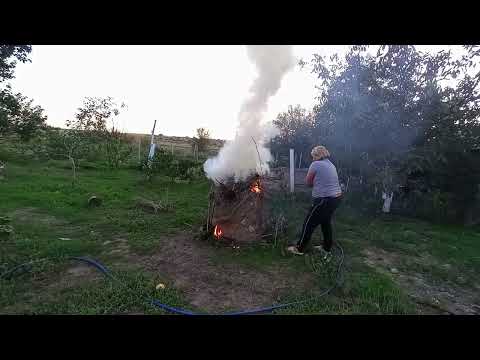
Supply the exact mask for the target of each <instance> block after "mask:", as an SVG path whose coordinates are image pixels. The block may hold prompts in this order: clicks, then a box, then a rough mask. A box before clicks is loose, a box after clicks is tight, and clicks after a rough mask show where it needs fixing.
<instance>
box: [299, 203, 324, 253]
mask: <svg viewBox="0 0 480 360" xmlns="http://www.w3.org/2000/svg"><path fill="white" fill-rule="evenodd" d="M324 202H325V200H324V199H322V200H321V201H320V203H319V204H317V205H315V207H314V208H313V210H312V212H311V213H310V216H309V217H308V219H307V221H306V222H305V226H304V227H303V233H302V238H301V239H300V242H299V243H298V245H297V248H298V247H300V246H301V245H302V242H303V238H304V237H305V231H306V230H307V226H308V222H309V221H310V219H311V218H312V215H313V213H314V212H315V210H317V208H318V207H319V206H320V205H322V204H323V203H324Z"/></svg>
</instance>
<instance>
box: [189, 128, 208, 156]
mask: <svg viewBox="0 0 480 360" xmlns="http://www.w3.org/2000/svg"><path fill="white" fill-rule="evenodd" d="M196 132H197V136H196V137H194V138H193V140H192V146H193V147H194V148H195V147H196V148H197V150H198V151H199V152H205V151H206V150H207V148H208V144H209V142H210V131H208V130H207V129H205V128H203V127H201V128H198V129H197V131H196Z"/></svg>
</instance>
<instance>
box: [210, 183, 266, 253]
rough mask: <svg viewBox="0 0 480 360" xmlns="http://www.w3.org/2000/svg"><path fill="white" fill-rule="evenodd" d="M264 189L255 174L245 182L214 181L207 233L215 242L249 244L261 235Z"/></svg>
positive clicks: (262, 231)
mask: <svg viewBox="0 0 480 360" xmlns="http://www.w3.org/2000/svg"><path fill="white" fill-rule="evenodd" d="M264 193H265V191H264V189H263V183H262V177H261V176H260V175H258V174H255V175H253V176H251V177H249V178H247V179H246V180H245V181H239V182H235V181H234V180H233V179H228V180H216V181H215V183H214V186H213V189H212V192H211V193H210V204H209V209H208V217H207V232H208V233H210V234H211V235H212V236H213V237H214V239H216V240H218V241H226V242H230V243H234V244H241V243H243V244H249V243H253V242H255V241H259V240H260V239H261V238H262V235H264V232H265V230H266V226H265V224H264V221H263V220H264V218H265V209H264Z"/></svg>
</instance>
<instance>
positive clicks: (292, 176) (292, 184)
mask: <svg viewBox="0 0 480 360" xmlns="http://www.w3.org/2000/svg"><path fill="white" fill-rule="evenodd" d="M294 188H295V153H294V151H293V149H290V192H291V193H293V191H294Z"/></svg>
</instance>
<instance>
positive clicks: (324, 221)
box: [297, 196, 342, 252]
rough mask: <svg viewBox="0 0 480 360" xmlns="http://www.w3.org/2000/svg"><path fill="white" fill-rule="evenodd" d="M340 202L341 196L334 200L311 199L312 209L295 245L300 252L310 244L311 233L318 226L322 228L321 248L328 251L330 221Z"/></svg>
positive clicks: (329, 245)
mask: <svg viewBox="0 0 480 360" xmlns="http://www.w3.org/2000/svg"><path fill="white" fill-rule="evenodd" d="M341 200H342V197H341V196H340V197H336V198H332V197H326V198H314V199H313V204H312V207H311V208H310V211H309V212H308V214H307V217H306V218H305V221H304V223H303V227H302V233H301V234H300V240H299V241H298V243H297V248H298V250H299V251H300V252H303V251H304V250H305V248H306V247H307V245H308V243H309V242H310V239H311V237H312V234H313V231H314V230H315V229H316V227H317V226H318V225H321V226H322V233H323V248H324V250H326V251H330V249H331V248H332V245H333V236H332V223H331V220H332V216H333V213H334V212H335V210H336V209H337V207H338V206H339V205H340V202H341Z"/></svg>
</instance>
